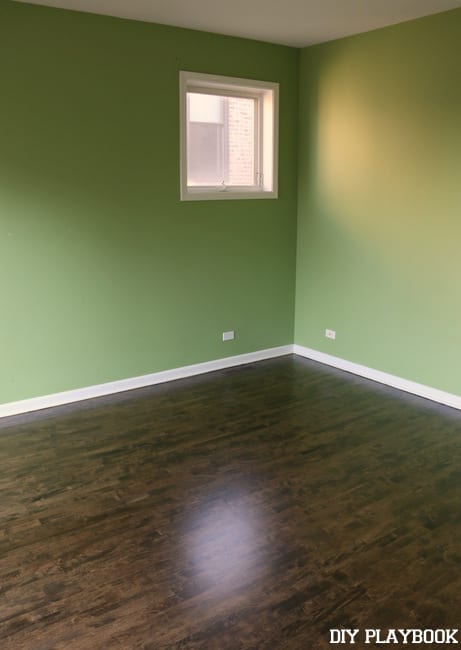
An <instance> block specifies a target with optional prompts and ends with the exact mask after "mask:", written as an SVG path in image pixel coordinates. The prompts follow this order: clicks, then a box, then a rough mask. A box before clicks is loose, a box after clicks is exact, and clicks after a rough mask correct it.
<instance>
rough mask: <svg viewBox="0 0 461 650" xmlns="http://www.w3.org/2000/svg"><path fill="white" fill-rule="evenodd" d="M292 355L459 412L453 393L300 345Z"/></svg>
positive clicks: (458, 401) (459, 404)
mask: <svg viewBox="0 0 461 650" xmlns="http://www.w3.org/2000/svg"><path fill="white" fill-rule="evenodd" d="M293 352H294V354H298V355H299V356H301V357H305V358H306V359H311V360H312V361H319V362H320V363H324V364H325V365H327V366H333V367H334V368H338V369H339V370H345V371H346V372H350V373H352V374H354V375H359V376H360V377H364V378H365V379H371V380H372V381H376V382H378V383H380V384H385V385H386V386H391V387H392V388H398V389H399V390H403V391H404V392H406V393H412V394H413V395H417V396H418V397H424V398H425V399H429V400H432V401H433V402H438V403H439V404H444V405H445V406H451V407H452V408H455V409H458V410H461V396H460V395H455V394H453V393H446V392H445V391H442V390H439V389H438V388H432V387H431V386H425V385H424V384H418V383H417V382H415V381H410V380H408V379H403V378H402V377H398V376H397V375H391V374H389V373H387V372H381V370H375V369H374V368H369V367H367V366H362V365H361V364H359V363H354V362H352V361H347V360H346V359H341V358H340V357H335V356H332V355H331V354H326V353H325V352H319V351H318V350H313V349H311V348H306V347H304V346H302V345H297V344H295V345H294V346H293Z"/></svg>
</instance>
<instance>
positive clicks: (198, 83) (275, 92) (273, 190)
mask: <svg viewBox="0 0 461 650" xmlns="http://www.w3.org/2000/svg"><path fill="white" fill-rule="evenodd" d="M188 92H194V93H204V94H208V95H213V94H216V95H224V96H229V97H230V96H237V97H251V98H252V99H255V100H256V101H257V107H258V108H257V115H256V121H255V122H256V123H255V149H256V151H255V178H256V179H257V181H258V182H256V180H255V184H254V185H251V186H250V185H246V186H221V185H216V186H215V185H212V186H191V185H188V184H187V93H188ZM179 99H180V109H179V114H180V192H181V201H216V200H227V199H276V198H278V106H279V84H278V83H272V82H268V81H255V80H254V79H240V78H237V77H223V76H218V75H209V74H204V73H199V72H187V71H181V72H180V73H179Z"/></svg>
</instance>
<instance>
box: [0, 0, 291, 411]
mask: <svg viewBox="0 0 461 650" xmlns="http://www.w3.org/2000/svg"><path fill="white" fill-rule="evenodd" d="M298 59H299V56H298V51H297V50H295V49H292V48H287V47H281V46H276V45H269V44H265V43H258V42H255V41H250V40H243V39H236V38H230V37H225V36H218V35H212V34H206V33H201V32H195V31H190V30H183V29H176V28H171V27H165V26H160V25H152V24H147V23H140V22H135V21H125V20H118V19H114V18H108V17H102V16H95V15H91V14H84V13H74V12H70V11H60V10H55V9H49V8H45V7H38V6H34V5H24V4H16V3H13V2H10V1H8V0H0V84H1V87H0V93H1V97H0V295H1V314H2V318H1V322H0V363H1V373H0V403H4V402H10V401H14V400H18V399H24V398H29V397H34V396H38V395H45V394H49V393H54V392H58V391H63V390H69V389H73V388H78V387H82V386H88V385H92V384H97V383H100V382H106V381H112V380H116V379H122V378H127V377H132V376H136V375H142V374H145V373H151V372H156V371H160V370H164V369H169V368H174V367H178V366H183V365H188V364H192V363H197V362H202V361H207V360H210V359H216V358H220V357H225V356H230V355H234V354H240V353H245V352H251V351H255V350H258V349H263V348H269V347H272V346H278V345H284V344H289V343H292V341H293V327H294V321H293V319H294V274H295V246H296V201H297V197H296V183H297V179H296V156H297V140H296V121H297V110H298V97H297V89H298ZM181 69H185V70H193V71H201V72H207V73H216V74H223V75H231V76H241V77H248V78H255V79H262V80H268V81H278V82H280V84H281V86H280V92H281V96H280V111H281V112H280V163H279V165H280V186H279V196H280V198H279V199H278V200H259V201H254V200H250V201H218V202H214V201H208V202H195V203H180V201H179V109H178V105H179V99H178V85H179V83H178V71H179V70H181ZM228 329H235V331H236V337H237V338H236V340H235V341H234V342H228V343H222V341H221V334H222V332H223V331H224V330H228Z"/></svg>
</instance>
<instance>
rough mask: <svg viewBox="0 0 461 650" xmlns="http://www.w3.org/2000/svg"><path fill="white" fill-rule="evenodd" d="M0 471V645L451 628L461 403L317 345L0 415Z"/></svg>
mask: <svg viewBox="0 0 461 650" xmlns="http://www.w3.org/2000/svg"><path fill="white" fill-rule="evenodd" d="M0 482H1V500H0V516H1V527H0V549H1V552H0V590H1V600H0V602H1V608H0V647H1V648H2V650H10V649H14V650H17V649H18V650H19V649H26V650H45V649H47V650H48V649H50V650H51V649H66V650H74V649H77V648H78V649H80V648H81V649H84V650H93V649H97V650H99V649H102V648H108V649H110V650H115V649H116V650H119V649H124V650H126V649H129V648H145V649H152V650H154V649H155V650H157V649H160V648H191V649H195V648H216V649H219V650H222V649H232V650H236V649H239V648H245V649H247V648H248V649H249V648H251V649H255V648H261V649H262V648H300V649H301V648H302V649H303V650H306V649H307V650H309V649H311V648H330V647H332V646H331V645H330V643H329V641H330V630H331V629H337V628H359V629H364V628H381V629H383V630H387V629H389V628H450V627H451V628H456V627H458V625H459V620H458V619H459V609H460V605H461V571H460V568H461V542H460V539H461V413H459V412H457V411H454V410H452V409H450V408H447V407H442V406H439V405H436V404H434V403H432V402H429V401H425V400H423V399H420V398H417V397H413V396H410V395H406V394H404V393H399V392H398V391H396V390H393V389H390V388H387V387H384V386H380V385H378V384H375V383H373V382H369V381H366V380H364V379H360V378H358V377H354V376H353V375H349V374H347V373H344V372H340V371H337V370H333V369H331V368H327V367H324V366H321V365H319V364H316V363H314V362H310V361H308V360H306V359H301V358H298V357H294V356H286V357H281V358H279V359H274V360H270V361H263V362H259V363H256V364H251V365H248V366H242V367H239V368H233V369H229V370H225V371H219V372H215V373H210V374H207V375H202V376H199V377H194V378H190V379H185V380H180V381H176V382H172V383H169V384H163V385H159V386H155V387H151V388H146V389H141V390H138V391H132V392H128V393H123V394H120V395H118V396H111V397H105V398H100V399H96V400H92V401H88V402H82V403H80V404H74V405H69V406H67V407H59V408H56V409H52V410H48V411H42V412H39V413H35V414H30V415H25V416H18V417H14V418H9V419H5V420H3V421H1V422H0ZM360 645H361V643H356V645H355V646H354V647H356V648H357V647H360ZM365 647H371V646H370V645H367V646H365ZM439 647H440V646H439Z"/></svg>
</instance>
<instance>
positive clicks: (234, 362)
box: [0, 345, 461, 418]
mask: <svg viewBox="0 0 461 650" xmlns="http://www.w3.org/2000/svg"><path fill="white" fill-rule="evenodd" d="M293 353H294V354H298V355H299V356H301V357H306V358H307V359H312V360H313V361H319V362H320V363H324V364H326V365H327V366H333V367H334V368H338V369H340V370H345V371H346V372H351V373H353V374H354V375H360V377H365V378H366V379H371V380H372V381H377V382H379V383H380V384H386V386H392V388H398V389H399V390H403V391H405V392H406V393H412V394H413V395H418V396H419V397H424V398H426V399H429V400H432V401H433V402H438V403H439V404H445V405H446V406H451V407H453V408H456V409H459V410H461V396H460V395H454V394H452V393H446V392H444V391H442V390H438V389H437V388H432V387H431V386H425V385H424V384H418V383H416V382H414V381H409V380H408V379H403V378H402V377H397V376H396V375H390V374H388V373H386V372H381V371H380V370H375V369H374V368H368V367H367V366H362V365H360V364H358V363H353V362H352V361H347V360H346V359H341V358H339V357H335V356H332V355H330V354H326V353H325V352H319V351H318V350H313V349H311V348H306V347H303V346H302V345H283V346H280V347H277V348H269V349H267V350H259V351H257V352H249V353H247V354H239V355H236V356H233V357H225V358H223V359H216V360H214V361H206V362H204V363H196V364H193V365H190V366H183V367H182V368H174V369H173V370H165V371H162V372H154V373H152V374H149V375H142V376H140V377H131V378H129V379H120V380H118V381H111V382H108V383H106V384H98V385H96V386H88V387H86V388H78V389H76V390H69V391H65V392H62V393H55V394H53V395H44V396H42V397H33V398H31V399H25V400H20V401H18V402H9V403H7V404H0V418H4V417H8V416H10V415H19V414H21V413H29V412H31V411H39V410H42V409H46V408H51V407H53V406H62V405H63V404H70V403H72V402H80V401H82V400H86V399H91V398H93V397H102V396H104V395H112V394H115V393H122V392H125V391H128V390H134V389H136V388H143V387H145V386H153V385H154V384H161V383H164V382H167V381H173V380H175V379H183V378H185V377H192V376H194V375H201V374H204V373H206V372H213V371H214V370H222V369H224V368H231V367H233V366H240V365H244V364H247V363H253V362H255V361H262V360H263V359H272V358H275V357H281V356H284V355H287V354H293Z"/></svg>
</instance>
